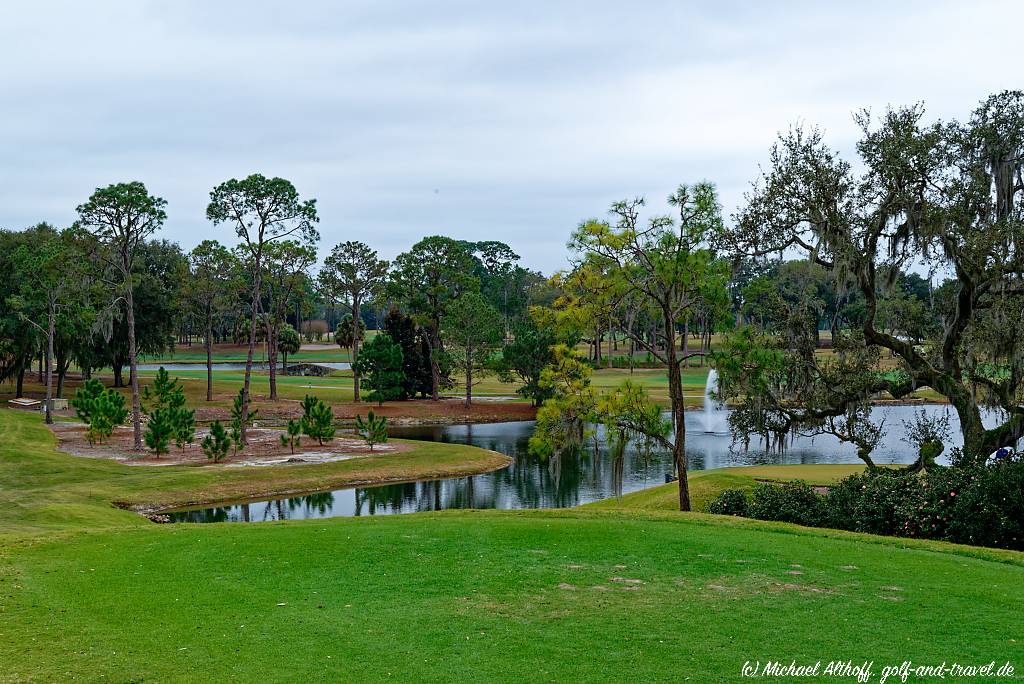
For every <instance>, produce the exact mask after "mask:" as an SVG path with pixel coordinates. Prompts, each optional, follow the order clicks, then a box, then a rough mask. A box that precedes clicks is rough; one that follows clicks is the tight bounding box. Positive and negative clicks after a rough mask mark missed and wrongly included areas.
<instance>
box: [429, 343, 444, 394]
mask: <svg viewBox="0 0 1024 684" xmlns="http://www.w3.org/2000/svg"><path fill="white" fill-rule="evenodd" d="M426 340H427V348H428V350H429V352H430V398H431V399H433V400H434V401H439V400H440V399H441V365H440V363H439V362H438V360H437V355H438V353H439V350H438V346H439V345H438V333H437V332H436V330H428V331H427V335H426Z"/></svg>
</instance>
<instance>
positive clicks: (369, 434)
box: [356, 411, 388, 451]
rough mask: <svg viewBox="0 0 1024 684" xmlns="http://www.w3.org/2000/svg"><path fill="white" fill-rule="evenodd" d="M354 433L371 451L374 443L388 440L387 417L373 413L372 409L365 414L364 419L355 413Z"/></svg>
mask: <svg viewBox="0 0 1024 684" xmlns="http://www.w3.org/2000/svg"><path fill="white" fill-rule="evenodd" d="M356 433H357V434H358V435H359V436H360V437H362V438H363V440H364V441H365V442H366V443H367V445H369V447H370V451H373V445H374V444H383V443H384V442H386V441H388V419H387V418H385V417H384V416H377V415H375V414H374V412H373V411H369V412H368V413H367V414H366V420H363V418H362V416H359V415H357V416H356Z"/></svg>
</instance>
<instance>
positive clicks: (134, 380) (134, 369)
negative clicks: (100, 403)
mask: <svg viewBox="0 0 1024 684" xmlns="http://www.w3.org/2000/svg"><path fill="white" fill-rule="evenodd" d="M126 282H127V285H128V288H127V300H128V307H127V308H128V369H129V371H130V374H131V378H130V379H131V384H132V431H133V432H134V449H135V450H136V451H142V402H141V399H140V397H139V373H138V365H139V361H138V350H137V349H136V346H135V296H134V293H133V292H132V283H131V275H130V274H129V275H128V279H127V281H126Z"/></svg>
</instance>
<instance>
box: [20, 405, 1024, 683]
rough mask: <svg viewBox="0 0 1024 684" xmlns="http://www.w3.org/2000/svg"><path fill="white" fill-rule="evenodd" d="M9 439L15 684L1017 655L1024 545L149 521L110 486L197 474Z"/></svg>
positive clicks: (678, 530)
mask: <svg viewBox="0 0 1024 684" xmlns="http://www.w3.org/2000/svg"><path fill="white" fill-rule="evenodd" d="M0 433H2V434H4V436H5V439H4V440H3V441H2V442H0V483H2V486H3V489H4V495H5V508H4V512H5V515H4V522H3V525H4V527H3V530H4V531H5V532H6V533H7V534H3V535H0V681H10V682H16V681H40V680H43V681H67V680H73V679H82V680H87V681H161V682H164V681H182V682H190V681H195V682H208V681H268V682H269V681H416V682H420V681H425V682H453V681H470V682H521V681H594V682H607V681H644V682H647V681H652V682H654V681H666V682H668V681H671V682H678V681H685V680H687V679H689V680H690V681H695V682H717V681H737V680H739V679H740V677H739V672H740V667H741V666H742V665H743V662H744V661H745V660H748V659H749V660H757V659H760V660H761V661H762V662H763V661H765V660H767V659H779V660H784V661H785V662H789V660H791V659H796V660H797V661H798V662H813V661H816V660H818V659H823V660H825V661H827V660H830V659H833V658H843V659H846V658H850V659H853V660H854V661H860V660H873V661H875V663H876V669H875V672H876V677H877V674H878V672H879V671H880V669H881V667H882V666H883V665H887V664H893V663H895V664H898V663H900V662H902V661H903V660H906V659H911V660H913V661H915V662H918V663H926V662H934V663H938V662H941V661H943V660H946V661H952V660H957V661H958V662H969V663H988V662H989V661H991V660H996V661H999V662H1000V663H1001V662H1003V661H1006V660H1009V661H1011V662H1015V663H1020V662H1021V660H1022V658H1021V656H1022V655H1024V654H1022V646H1021V644H1024V633H1022V632H1024V623H1021V621H1020V620H1018V619H1016V617H1014V616H1018V615H1020V614H1021V611H1022V610H1024V554H1019V553H1012V552H999V551H992V550H985V549H972V548H970V547H954V546H951V545H948V544H941V543H918V542H909V541H907V540H895V539H885V538H880V537H868V536H864V535H856V534H851V533H838V532H829V531H823V530H811V529H806V528H800V527H796V526H791V525H781V524H771V523H762V522H758V521H747V520H739V519H731V518H720V517H715V516H706V515H696V514H690V515H684V514H680V513H672V512H657V511H602V510H599V509H573V510H568V511H535V512H495V511H491V512H474V511H461V512H448V513H440V514H419V515H409V516H382V517H379V518H353V519H333V520H314V521H303V522H284V523H260V524H251V525H245V524H220V525H154V524H150V523H148V522H146V521H145V520H143V519H142V518H141V517H138V516H134V515H133V514H130V513H127V512H125V511H120V510H117V509H114V508H112V507H111V506H109V504H108V503H107V501H109V499H108V497H110V496H111V495H112V494H114V493H116V492H124V491H136V492H138V493H143V492H145V494H146V495H147V496H152V495H155V494H157V493H158V492H159V490H160V489H161V488H162V487H165V486H166V487H171V488H173V487H184V486H190V485H193V484H195V485H199V486H207V485H208V484H209V483H205V484H204V483H203V482H201V481H192V480H188V479H186V480H179V479H177V478H191V477H201V475H202V472H203V471H202V469H191V470H192V472H186V473H174V472H170V473H167V474H161V473H162V472H163V471H171V470H177V469H170V468H166V469H162V470H161V469H156V470H157V471H160V472H152V471H151V469H141V468H128V467H125V466H117V467H115V466H116V464H110V463H104V462H92V461H88V460H86V459H75V458H72V457H68V456H65V455H63V454H60V453H57V452H55V451H54V450H53V448H52V440H51V438H50V435H49V433H48V432H47V431H46V430H45V428H43V427H42V426H41V425H39V423H38V417H36V416H30V415H26V414H16V413H14V412H9V411H0ZM413 453H416V452H413ZM181 470H188V469H181ZM718 475H730V473H722V472H720V473H718ZM718 475H716V476H718ZM705 477H711V475H709V476H705ZM163 478H167V479H163ZM698 479H699V478H696V477H695V480H698ZM46 502H49V503H48V504H47V503H46ZM44 511H45V515H44ZM44 522H45V524H43V523H44ZM40 531H43V532H45V533H43V534H40V533H39V532H40ZM1019 669H1020V668H1019ZM875 681H877V679H876V680H875Z"/></svg>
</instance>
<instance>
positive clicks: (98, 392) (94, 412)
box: [71, 378, 128, 445]
mask: <svg viewBox="0 0 1024 684" xmlns="http://www.w3.org/2000/svg"><path fill="white" fill-rule="evenodd" d="M71 405H72V406H73V407H74V408H75V413H77V414H78V417H79V418H80V419H81V420H82V421H83V422H84V423H85V424H86V425H88V427H87V428H86V430H85V436H86V439H88V440H89V444H90V445H93V444H96V443H97V442H103V441H106V440H107V439H109V438H110V435H111V434H112V433H113V431H114V427H115V426H117V425H120V424H121V423H123V422H124V421H125V420H127V419H128V409H127V408H126V407H125V401H124V396H122V395H121V394H120V393H119V392H117V391H116V390H113V389H109V388H105V387H104V386H103V383H102V382H100V381H99V380H96V379H95V378H91V379H89V380H86V381H85V385H83V386H82V387H80V388H78V390H77V391H76V392H75V397H74V399H72V400H71Z"/></svg>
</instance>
